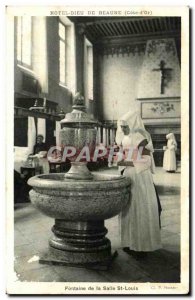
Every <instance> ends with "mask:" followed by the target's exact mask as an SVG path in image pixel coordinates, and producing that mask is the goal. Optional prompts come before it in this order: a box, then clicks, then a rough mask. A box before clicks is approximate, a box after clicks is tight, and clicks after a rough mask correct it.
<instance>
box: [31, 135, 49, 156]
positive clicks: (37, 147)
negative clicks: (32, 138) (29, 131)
mask: <svg viewBox="0 0 195 300" xmlns="http://www.w3.org/2000/svg"><path fill="white" fill-rule="evenodd" d="M43 140H44V137H43V135H42V134H38V135H37V139H36V144H35V145H34V149H33V154H38V153H39V152H42V151H47V147H46V144H45V143H43Z"/></svg>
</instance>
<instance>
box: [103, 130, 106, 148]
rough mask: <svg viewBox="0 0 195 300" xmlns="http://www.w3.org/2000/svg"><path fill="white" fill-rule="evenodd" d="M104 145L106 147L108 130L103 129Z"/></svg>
mask: <svg viewBox="0 0 195 300" xmlns="http://www.w3.org/2000/svg"><path fill="white" fill-rule="evenodd" d="M103 145H104V146H106V128H104V127H103Z"/></svg>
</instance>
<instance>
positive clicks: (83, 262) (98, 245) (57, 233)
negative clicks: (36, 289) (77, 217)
mask: <svg viewBox="0 0 195 300" xmlns="http://www.w3.org/2000/svg"><path fill="white" fill-rule="evenodd" d="M52 231H53V233H54V236H53V237H52V238H51V239H50V241H49V246H50V247H49V252H48V253H46V254H45V255H44V256H43V257H42V258H41V259H40V262H41V263H52V264H60V265H68V266H75V265H76V266H77V267H86V268H95V269H97V268H98V269H99V268H100V269H102V268H103V269H104V268H107V267H108V266H109V265H110V263H111V262H112V259H113V258H114V256H115V255H116V253H114V254H112V253H111V243H110V240H109V239H107V238H106V237H105V235H106V234H107V229H106V228H105V227H104V221H102V220H101V221H95V222H94V221H88V222H67V221H64V220H55V225H54V226H53V228H52Z"/></svg>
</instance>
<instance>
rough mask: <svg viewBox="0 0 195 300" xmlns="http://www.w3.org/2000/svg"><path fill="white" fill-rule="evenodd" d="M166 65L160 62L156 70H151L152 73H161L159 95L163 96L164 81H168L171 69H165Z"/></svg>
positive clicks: (162, 61)
mask: <svg viewBox="0 0 195 300" xmlns="http://www.w3.org/2000/svg"><path fill="white" fill-rule="evenodd" d="M165 65H166V63H165V62H164V60H161V61H160V64H159V67H160V68H158V69H153V70H152V71H160V72H161V84H160V93H161V94H164V88H165V80H166V79H168V76H167V75H168V72H169V71H171V70H172V69H171V68H165Z"/></svg>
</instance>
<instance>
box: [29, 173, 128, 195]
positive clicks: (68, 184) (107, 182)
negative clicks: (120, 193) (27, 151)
mask: <svg viewBox="0 0 195 300" xmlns="http://www.w3.org/2000/svg"><path fill="white" fill-rule="evenodd" d="M92 175H93V178H94V180H90V179H89V180H79V181H77V184H75V180H72V179H64V173H55V174H47V175H45V174H41V175H37V176H34V177H31V178H30V179H29V180H28V184H29V185H30V186H32V187H33V188H40V189H49V190H64V191H67V190H72V189H74V190H78V191H81V190H88V189H90V190H96V189H97V188H98V189H99V190H102V189H104V190H105V189H108V190H109V189H113V188H115V187H116V188H122V187H127V185H128V181H127V179H126V178H125V177H124V176H122V175H111V174H96V173H95V172H94V173H92ZM129 185H130V183H129ZM97 186H98V187H97Z"/></svg>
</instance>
